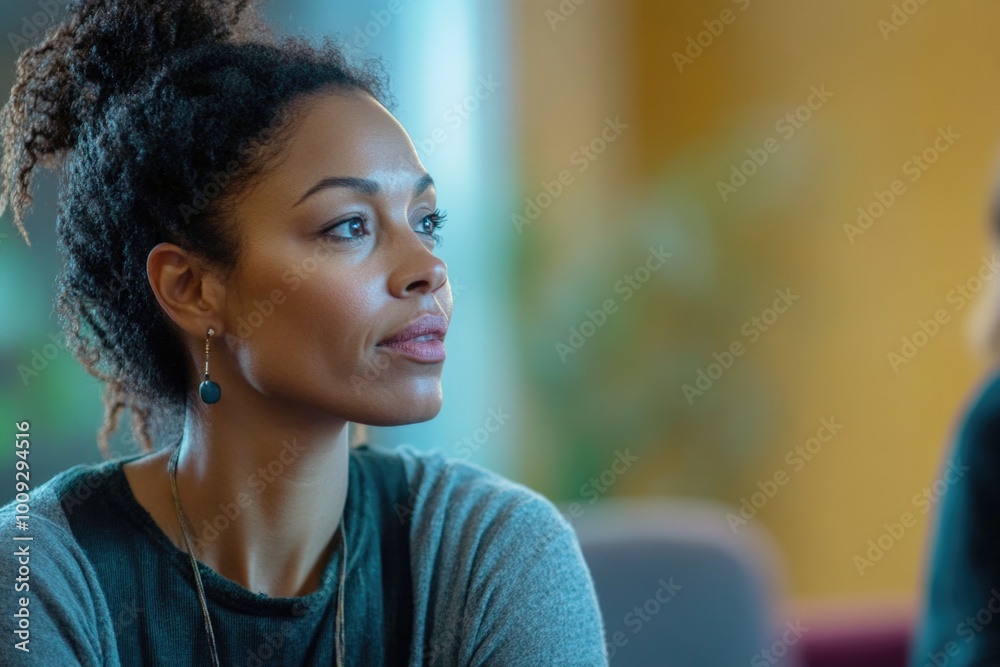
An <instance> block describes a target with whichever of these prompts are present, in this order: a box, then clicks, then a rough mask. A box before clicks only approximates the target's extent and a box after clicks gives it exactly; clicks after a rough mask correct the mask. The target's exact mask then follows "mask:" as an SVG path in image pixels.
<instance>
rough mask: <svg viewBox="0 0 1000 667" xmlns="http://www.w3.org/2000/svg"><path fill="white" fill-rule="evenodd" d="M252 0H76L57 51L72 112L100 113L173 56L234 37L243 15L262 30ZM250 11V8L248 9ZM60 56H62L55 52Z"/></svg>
mask: <svg viewBox="0 0 1000 667" xmlns="http://www.w3.org/2000/svg"><path fill="white" fill-rule="evenodd" d="M253 3H254V0H229V1H225V0H76V2H75V3H74V5H73V6H71V12H72V13H71V16H72V18H71V21H70V23H69V25H68V26H67V30H66V31H65V32H61V34H60V33H57V34H56V36H55V40H54V41H56V42H59V41H62V40H65V41H68V42H69V43H66V44H59V46H60V47H61V48H60V49H59V50H58V51H56V53H61V54H63V57H65V58H66V61H67V62H66V65H67V67H66V68H65V70H64V71H65V72H67V74H68V77H69V80H68V81H67V82H66V83H67V84H68V86H67V87H68V90H67V91H66V92H69V93H70V99H71V100H72V101H71V107H70V111H71V113H72V115H73V116H74V117H75V118H76V119H77V120H78V121H80V122H81V123H86V122H88V121H91V120H93V119H94V118H95V117H99V116H100V115H101V114H102V113H103V111H104V108H105V106H106V103H107V101H108V100H109V99H110V98H111V97H112V96H115V95H118V94H123V93H126V92H128V90H129V89H130V88H131V87H132V86H133V85H135V83H136V82H137V81H138V80H139V79H140V78H142V77H144V76H146V75H148V74H150V73H152V72H155V71H156V70H157V69H158V68H159V67H160V65H161V64H162V63H163V61H164V60H165V59H166V58H167V57H168V56H170V55H171V54H173V53H175V52H177V51H182V50H185V49H189V48H191V47H194V46H197V45H199V44H204V43H210V42H221V41H227V40H231V39H232V40H235V39H237V38H238V37H239V32H240V27H241V19H242V20H243V23H246V22H248V20H249V21H252V22H253V24H254V26H255V29H257V30H258V31H259V28H260V26H261V24H262V23H263V22H262V21H260V20H259V15H258V14H257V11H256V6H255V5H254V4H253ZM246 10H249V11H246ZM44 46H45V44H44V43H43V45H41V48H43V47H44ZM56 57H59V56H56Z"/></svg>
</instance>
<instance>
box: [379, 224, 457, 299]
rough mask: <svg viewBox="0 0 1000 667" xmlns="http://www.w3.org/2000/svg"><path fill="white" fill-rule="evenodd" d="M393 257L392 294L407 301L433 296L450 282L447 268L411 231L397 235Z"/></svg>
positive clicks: (390, 286)
mask: <svg viewBox="0 0 1000 667" xmlns="http://www.w3.org/2000/svg"><path fill="white" fill-rule="evenodd" d="M393 245H394V249H393V251H392V252H391V253H390V261H391V262H392V268H391V269H390V272H389V292H390V293H391V294H392V295H393V296H394V297H396V298H399V299H405V298H407V297H409V296H412V295H413V294H433V293H434V292H436V291H437V290H438V289H440V288H441V286H443V285H444V284H445V283H446V282H447V281H448V265H447V264H445V263H444V261H443V260H442V259H441V258H440V257H438V256H436V255H435V254H434V253H433V252H431V250H430V249H429V248H428V247H427V245H426V242H425V241H423V240H422V239H421V238H420V235H419V234H417V233H415V232H413V231H412V230H409V232H408V233H403V234H397V235H396V239H395V243H394V244H393Z"/></svg>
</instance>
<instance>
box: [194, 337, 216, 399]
mask: <svg viewBox="0 0 1000 667" xmlns="http://www.w3.org/2000/svg"><path fill="white" fill-rule="evenodd" d="M214 333H215V329H213V328H211V327H209V328H208V332H207V333H206V334H205V379H204V380H202V381H201V385H200V386H199V387H198V392H199V393H200V394H201V400H202V401H204V402H205V403H218V402H219V399H220V398H222V389H221V388H220V387H219V385H218V384H216V383H215V382H212V381H211V380H209V379H208V339H209V337H210V336H212V334H214Z"/></svg>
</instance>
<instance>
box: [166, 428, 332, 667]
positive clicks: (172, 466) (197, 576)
mask: <svg viewBox="0 0 1000 667" xmlns="http://www.w3.org/2000/svg"><path fill="white" fill-rule="evenodd" d="M180 451H181V447H180V444H178V445H177V446H176V447H175V448H174V453H173V454H172V455H171V456H170V462H169V463H168V464H167V470H168V472H169V473H170V487H171V489H172V490H173V492H174V507H176V508H177V522H178V523H180V525H181V532H182V533H183V534H184V543H185V544H186V545H187V554H188V557H189V558H190V559H191V570H192V571H193V572H194V581H195V584H197V587H198V601H199V602H200V603H201V613H202V615H203V616H204V617H205V632H206V633H207V634H208V646H209V650H210V652H211V654H212V665H214V667H219V650H218V648H217V647H216V645H215V633H214V632H213V631H212V619H211V618H210V617H209V615H208V602H206V600H205V589H204V588H203V587H202V585H201V573H200V572H199V571H198V563H197V561H195V557H194V549H193V548H192V547H191V538H190V537H188V532H187V528H186V527H185V525H184V524H185V523H186V522H187V519H186V517H185V516H184V513H183V512H182V511H181V500H180V498H179V497H178V494H177V458H178V455H179V454H180ZM339 527H340V537H341V540H340V541H341V544H342V550H341V553H342V557H341V561H340V585H339V586H338V587H337V623H336V627H335V631H334V638H335V641H336V644H337V665H343V664H344V579H345V576H346V573H347V532H346V530H345V526H344V517H343V515H341V517H340V526H339Z"/></svg>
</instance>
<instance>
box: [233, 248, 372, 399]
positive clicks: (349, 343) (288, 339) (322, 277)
mask: <svg viewBox="0 0 1000 667" xmlns="http://www.w3.org/2000/svg"><path fill="white" fill-rule="evenodd" d="M289 266H292V268H291V269H289ZM309 269H312V270H311V271H310V270H309ZM256 276H257V277H256V278H255V279H254V281H253V284H250V285H246V286H245V287H243V288H242V289H241V293H243V294H244V295H245V296H244V298H243V299H242V300H241V301H240V303H239V304H238V305H237V306H235V307H234V308H235V310H234V312H233V313H232V317H233V318H234V321H235V326H236V327H237V330H236V334H237V336H238V337H239V338H240V339H241V340H242V341H243V344H242V345H241V346H240V348H239V350H238V351H237V355H236V359H235V361H236V364H237V366H238V372H240V373H241V374H243V375H244V377H246V378H247V381H248V382H250V383H251V384H253V385H255V386H257V387H258V388H259V389H262V390H263V389H265V388H273V389H279V388H282V387H283V388H286V389H287V390H288V391H292V392H298V393H301V392H303V391H304V392H307V393H312V392H313V391H325V392H329V391H330V389H331V381H332V382H334V383H336V384H337V385H340V384H344V385H345V386H349V378H350V377H351V376H352V375H354V374H357V373H358V372H359V368H360V367H362V366H363V365H364V364H365V363H366V361H367V360H368V358H369V357H370V356H371V355H372V354H373V352H372V347H373V346H374V345H375V343H376V336H377V333H376V327H375V322H376V321H377V317H378V315H377V308H378V304H379V300H378V293H379V291H378V285H377V281H376V280H374V279H372V278H371V277H365V276H364V275H359V272H353V273H352V272H351V271H350V269H348V268H346V267H337V266H333V265H327V262H305V263H303V262H300V263H299V264H297V265H289V264H285V265H280V264H279V265H277V266H269V267H267V268H266V269H264V268H263V267H262V268H261V270H260V271H259V272H257V273H256ZM246 334H249V335H246ZM279 390H280V389H279Z"/></svg>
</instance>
